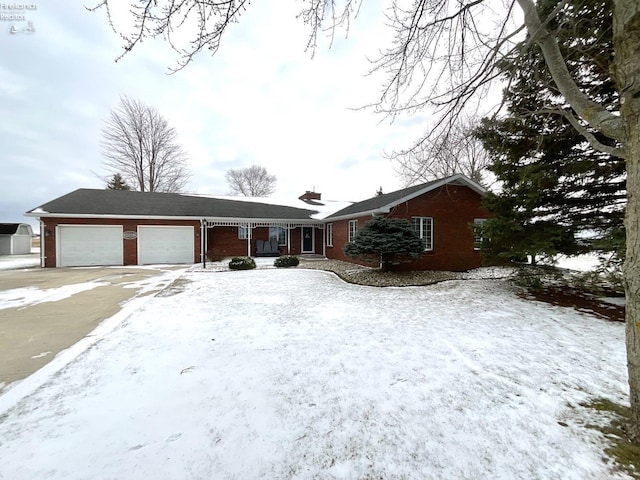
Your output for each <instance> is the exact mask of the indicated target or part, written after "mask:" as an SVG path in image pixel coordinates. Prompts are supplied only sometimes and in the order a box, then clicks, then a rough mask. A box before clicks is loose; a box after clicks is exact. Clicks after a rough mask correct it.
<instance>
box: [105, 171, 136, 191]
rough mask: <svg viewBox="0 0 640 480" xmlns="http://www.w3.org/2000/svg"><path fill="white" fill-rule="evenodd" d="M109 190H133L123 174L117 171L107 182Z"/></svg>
mask: <svg viewBox="0 0 640 480" xmlns="http://www.w3.org/2000/svg"><path fill="white" fill-rule="evenodd" d="M107 190H131V187H130V186H129V185H127V183H126V182H125V181H124V179H123V178H122V175H120V174H119V173H115V174H114V175H113V177H111V180H109V182H108V183H107Z"/></svg>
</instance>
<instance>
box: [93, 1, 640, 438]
mask: <svg viewBox="0 0 640 480" xmlns="http://www.w3.org/2000/svg"><path fill="white" fill-rule="evenodd" d="M110 1H111V2H113V0H103V1H101V2H100V3H99V4H98V5H97V6H96V7H94V8H93V10H95V9H98V8H101V7H105V8H106V10H107V12H109V3H110ZM248 3H249V2H248V0H239V1H234V0H229V1H222V0H182V1H180V2H175V1H171V0H166V1H165V2H162V1H159V0H146V1H144V2H142V3H141V4H138V5H137V6H135V7H134V11H133V15H134V17H135V21H136V31H135V33H134V34H133V35H131V36H129V37H127V38H126V42H127V43H126V45H125V53H126V52H128V51H130V50H131V49H132V48H133V47H134V46H135V45H136V44H137V43H139V42H140V41H141V40H142V39H144V38H145V37H157V36H165V37H166V36H167V35H170V34H171V32H172V30H173V29H174V28H179V27H180V25H181V24H186V22H185V18H186V17H189V16H192V15H195V16H196V19H197V20H198V22H197V25H198V28H197V29H196V31H195V32H194V36H193V40H192V42H191V44H190V47H187V48H186V49H184V50H182V49H179V51H180V52H181V55H182V60H183V63H182V64H181V65H182V66H184V65H186V63H188V62H189V61H190V60H191V58H192V57H193V55H195V54H196V53H198V52H199V51H201V50H203V49H205V48H207V49H212V50H213V51H215V50H216V49H217V48H218V47H219V45H220V38H221V36H222V34H223V33H224V32H225V30H226V29H227V27H228V26H229V24H230V22H232V21H236V20H238V17H239V15H240V13H241V11H242V9H244V8H245V4H246V5H248ZM361 3H362V0H344V3H343V4H342V7H337V6H336V1H335V0H305V1H304V2H303V5H304V6H303V7H302V8H303V11H302V12H301V17H302V18H303V20H304V21H305V23H307V24H309V25H310V28H311V31H312V33H311V36H310V43H309V44H310V46H312V47H313V46H315V38H316V35H317V32H319V31H322V30H324V29H326V28H328V29H329V30H331V29H334V28H336V27H340V26H345V27H346V28H348V25H349V21H350V19H351V16H352V13H353V12H357V10H358V8H359V7H360V5H361ZM389 3H390V10H389V13H388V15H387V17H388V23H389V24H390V26H391V27H392V28H394V29H395V38H394V41H393V43H392V45H391V48H389V49H388V50H387V51H384V52H382V55H381V56H380V58H379V60H378V62H377V63H376V64H375V66H374V68H375V69H378V70H382V71H385V72H387V74H388V81H387V82H386V83H385V85H384V86H383V90H382V96H381V97H380V99H379V101H378V102H376V104H375V105H377V107H378V109H379V110H380V111H382V112H386V113H389V114H391V115H395V114H398V113H401V112H409V113H411V112H413V111H416V110H418V109H421V108H425V107H429V108H432V107H434V106H435V107H436V108H437V109H438V111H439V113H440V116H439V120H438V121H437V122H436V123H435V125H434V127H433V130H432V135H436V136H437V135H440V134H441V133H442V131H446V130H447V128H448V127H450V126H451V125H452V124H453V123H454V122H455V118H456V117H457V116H458V115H459V114H460V113H461V112H463V111H464V110H465V108H468V107H470V105H469V104H470V102H471V101H472V100H473V99H477V98H478V94H481V93H484V91H485V89H486V87H487V86H488V85H489V84H490V83H491V82H492V81H493V80H495V79H496V78H498V76H499V75H500V72H499V69H497V68H496V65H497V64H498V63H499V62H500V60H501V59H503V58H505V57H506V58H512V57H513V56H514V55H515V51H516V50H515V49H514V47H515V44H516V43H517V41H519V40H520V39H521V37H522V35H523V34H524V33H527V35H528V36H527V41H528V42H529V44H531V45H533V44H536V45H537V46H538V47H539V48H540V50H541V51H542V53H543V56H544V58H545V62H546V64H547V67H548V69H549V71H550V74H551V76H552V78H553V80H554V82H555V84H556V86H557V88H558V91H559V92H560V94H561V95H562V96H563V97H564V98H565V100H566V104H567V105H568V107H570V108H566V109H558V108H555V109H552V110H550V112H551V113H553V114H557V115H563V116H565V117H566V118H567V119H568V121H570V122H571V124H572V125H573V126H574V127H575V128H576V130H577V131H579V132H580V133H581V134H582V135H583V136H584V137H585V139H586V140H587V141H589V143H590V144H591V145H592V146H593V147H594V148H596V149H597V150H600V151H602V152H605V153H608V154H610V155H614V156H616V157H619V158H623V159H625V162H626V167H627V208H626V214H625V229H626V260H625V266H624V283H625V292H626V297H627V304H626V345H627V365H628V373H629V386H630V404H631V419H632V425H631V428H630V436H631V438H632V439H633V440H634V441H635V442H636V443H640V235H639V233H640V35H638V31H640V2H638V0H613V44H614V56H613V59H612V60H611V65H610V71H611V73H612V76H613V78H614V81H615V84H616V90H617V92H618V95H619V99H620V101H619V105H618V107H619V108H618V109H617V111H611V110H609V109H607V108H605V106H603V105H602V104H600V103H598V99H597V98H590V97H589V96H588V95H587V94H586V93H585V92H584V91H583V90H581V88H580V86H579V84H578V82H576V79H574V78H572V76H571V74H570V72H569V69H568V68H567V65H566V62H565V60H564V58H563V56H562V53H561V51H560V48H559V46H558V42H557V39H556V37H555V36H554V34H553V31H550V30H549V29H548V28H547V21H548V19H549V18H554V17H555V16H557V15H561V14H562V12H563V10H565V9H571V8H572V7H573V6H572V2H570V1H568V0H559V2H558V3H557V5H556V7H555V8H553V9H552V10H551V11H550V12H545V13H544V14H541V13H539V11H538V8H537V6H536V3H535V1H534V0H505V1H504V2H503V3H499V2H496V1H495V0H415V1H413V2H400V1H399V0H389ZM518 8H519V10H520V11H521V13H522V14H523V19H524V21H523V23H522V24H518V23H515V22H514V21H510V20H509V19H510V18H511V19H513V18H514V16H513V13H514V12H515V10H517V9H518ZM325 21H326V22H328V23H329V26H328V27H327V26H325V25H323V23H324V22H325ZM476 106H477V105H476ZM586 125H589V126H590V127H591V128H592V129H594V130H596V131H598V132H600V133H601V134H603V135H605V136H607V137H608V138H609V139H611V140H612V144H613V146H612V145H605V144H603V143H602V142H599V141H598V139H597V138H596V137H595V136H594V135H593V134H592V133H591V132H590V131H589V130H588V129H587V128H585V127H586Z"/></svg>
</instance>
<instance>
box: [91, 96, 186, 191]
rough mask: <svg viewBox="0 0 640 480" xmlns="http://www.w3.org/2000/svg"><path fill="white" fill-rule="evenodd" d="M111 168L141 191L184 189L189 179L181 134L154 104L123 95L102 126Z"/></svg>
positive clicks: (107, 157)
mask: <svg viewBox="0 0 640 480" xmlns="http://www.w3.org/2000/svg"><path fill="white" fill-rule="evenodd" d="M101 147H102V156H103V157H104V161H103V164H104V165H105V167H107V169H109V170H111V171H113V172H116V173H117V174H120V175H122V178H123V179H124V180H125V181H126V182H128V183H129V185H131V186H132V188H134V189H137V190H139V191H141V192H180V191H182V190H183V189H184V187H185V186H186V185H187V183H188V182H189V177H190V173H189V171H188V169H187V166H186V162H187V156H186V154H185V153H184V151H183V150H182V147H181V146H180V145H179V144H178V143H177V133H176V131H175V129H174V128H173V127H170V126H169V124H168V123H167V120H166V119H165V118H164V117H163V116H162V115H160V113H158V111H157V110H156V109H155V108H154V107H151V106H148V105H145V104H144V103H142V102H140V101H139V100H134V99H131V98H129V97H126V96H123V97H121V98H120V104H119V105H118V107H117V108H115V109H112V110H111V112H110V114H109V118H108V119H107V120H106V121H105V125H104V127H103V128H102V140H101Z"/></svg>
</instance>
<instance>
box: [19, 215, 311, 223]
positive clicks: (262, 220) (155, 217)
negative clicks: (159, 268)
mask: <svg viewBox="0 0 640 480" xmlns="http://www.w3.org/2000/svg"><path fill="white" fill-rule="evenodd" d="M25 216H30V217H46V218H92V219H96V218H97V219H100V218H104V219H107V218H108V219H123V220H124V219H129V220H192V221H198V222H199V221H201V220H206V221H210V222H239V223H252V222H260V223H267V222H272V223H305V224H307V223H308V224H317V223H322V220H316V219H312V218H296V219H283V218H258V217H251V218H240V217H208V216H206V215H202V216H166V215H95V214H93V215H92V214H78V213H32V212H27V213H25Z"/></svg>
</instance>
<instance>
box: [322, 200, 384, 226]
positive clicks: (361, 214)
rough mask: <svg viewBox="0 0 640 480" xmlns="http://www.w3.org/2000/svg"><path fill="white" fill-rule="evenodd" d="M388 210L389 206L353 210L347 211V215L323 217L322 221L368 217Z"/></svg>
mask: <svg viewBox="0 0 640 480" xmlns="http://www.w3.org/2000/svg"><path fill="white" fill-rule="evenodd" d="M394 205H395V204H394ZM390 211H391V208H390V207H389V206H385V207H382V208H376V209H375V210H366V211H364V212H354V213H349V214H347V215H340V216H339V217H331V218H325V219H324V222H325V223H331V222H337V221H340V220H347V219H350V218H359V217H368V216H372V217H375V216H376V215H380V214H385V213H389V212H390Z"/></svg>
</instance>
